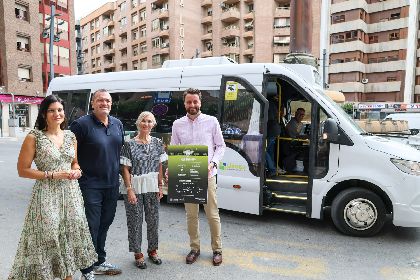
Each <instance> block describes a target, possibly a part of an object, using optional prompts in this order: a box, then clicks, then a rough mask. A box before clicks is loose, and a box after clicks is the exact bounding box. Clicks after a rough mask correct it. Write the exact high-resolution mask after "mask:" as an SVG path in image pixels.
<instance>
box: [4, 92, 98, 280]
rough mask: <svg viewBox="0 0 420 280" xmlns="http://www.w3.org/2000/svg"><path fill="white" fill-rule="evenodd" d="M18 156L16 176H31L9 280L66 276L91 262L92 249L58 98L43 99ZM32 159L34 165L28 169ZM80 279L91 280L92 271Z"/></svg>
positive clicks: (71, 146) (77, 171)
mask: <svg viewBox="0 0 420 280" xmlns="http://www.w3.org/2000/svg"><path fill="white" fill-rule="evenodd" d="M35 127H36V129H34V130H32V131H31V132H29V134H28V135H27V136H26V138H25V140H24V142H23V144H22V147H21V150H20V154H19V159H18V164H17V169H18V173H19V176H20V177H24V178H29V179H36V182H35V185H34V187H33V191H32V197H31V199H30V203H29V207H28V210H27V214H26V218H25V223H24V225H23V230H22V235H21V237H20V242H19V246H18V249H17V253H16V257H15V261H14V264H13V267H12V270H11V272H10V275H9V278H8V279H9V280H12V279H13V280H52V279H56V278H59V279H65V280H70V279H72V275H73V274H74V273H75V272H76V271H77V270H79V269H82V268H86V267H89V266H91V265H92V263H93V262H94V261H95V260H96V252H95V248H94V246H93V243H92V239H91V236H90V233H89V228H88V224H87V221H86V217H85V211H84V207H83V198H82V195H81V192H80V189H79V185H78V183H77V179H78V178H79V177H80V176H81V173H82V171H81V170H80V167H79V164H78V163H77V158H76V155H77V153H76V149H77V147H76V138H75V136H74V134H73V133H72V132H70V131H68V130H64V128H65V116H64V108H63V101H62V100H61V99H59V98H58V97H56V96H54V95H50V96H48V97H46V98H45V99H44V100H43V101H42V103H41V105H40V110H39V114H38V118H37V121H36V124H35ZM33 161H34V162H35V164H36V167H37V169H33V168H32V167H31V164H32V162H33ZM85 279H90V280H91V279H94V276H93V273H92V274H91V275H88V276H85Z"/></svg>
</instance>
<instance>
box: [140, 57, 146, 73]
mask: <svg viewBox="0 0 420 280" xmlns="http://www.w3.org/2000/svg"><path fill="white" fill-rule="evenodd" d="M140 69H141V70H146V69H147V59H146V58H143V59H141V60H140Z"/></svg>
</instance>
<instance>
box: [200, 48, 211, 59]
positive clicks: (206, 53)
mask: <svg viewBox="0 0 420 280" xmlns="http://www.w3.org/2000/svg"><path fill="white" fill-rule="evenodd" d="M210 56H213V51H212V50H210V51H207V50H206V51H202V52H201V57H210Z"/></svg>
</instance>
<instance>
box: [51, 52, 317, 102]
mask: <svg viewBox="0 0 420 280" xmlns="http://www.w3.org/2000/svg"><path fill="white" fill-rule="evenodd" d="M212 59H214V58H212ZM204 60H205V59H201V60H199V61H200V63H198V62H197V64H198V65H197V66H185V65H182V64H183V63H180V64H178V65H176V64H175V63H172V65H170V64H169V63H168V65H167V67H166V68H158V69H148V70H133V71H122V72H110V73H97V74H85V75H74V76H66V77H57V78H55V79H53V80H52V81H51V84H50V86H49V88H48V92H47V94H51V93H52V91H64V90H79V89H89V90H91V91H92V92H93V91H95V90H97V89H100V88H105V89H107V90H109V91H111V92H119V91H133V92H134V91H147V90H161V91H175V90H184V89H186V88H189V87H196V88H201V89H204V90H215V89H218V88H219V87H220V81H221V76H222V75H232V76H245V77H246V79H247V80H248V82H250V83H251V84H252V85H254V86H255V87H256V88H257V89H258V90H260V91H261V86H262V80H263V75H264V73H271V74H285V75H286V76H292V78H293V79H294V80H295V81H299V80H302V79H303V80H305V81H306V82H307V83H309V84H312V85H313V86H315V87H316V86H317V84H316V82H317V81H316V77H315V74H317V73H318V72H317V70H316V69H315V68H313V67H312V66H309V65H297V64H283V63H282V64H274V63H243V64H235V63H230V62H229V63H227V62H226V60H218V61H217V60H213V61H212V62H213V63H214V64H210V65H208V64H207V65H203V63H204ZM183 61H189V62H188V63H186V64H191V61H190V60H183ZM215 62H217V63H215ZM169 65H170V67H168V66H169Z"/></svg>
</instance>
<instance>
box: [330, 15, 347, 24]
mask: <svg viewBox="0 0 420 280" xmlns="http://www.w3.org/2000/svg"><path fill="white" fill-rule="evenodd" d="M342 21H346V16H345V15H334V16H332V23H338V22H342Z"/></svg>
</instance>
